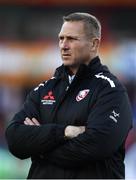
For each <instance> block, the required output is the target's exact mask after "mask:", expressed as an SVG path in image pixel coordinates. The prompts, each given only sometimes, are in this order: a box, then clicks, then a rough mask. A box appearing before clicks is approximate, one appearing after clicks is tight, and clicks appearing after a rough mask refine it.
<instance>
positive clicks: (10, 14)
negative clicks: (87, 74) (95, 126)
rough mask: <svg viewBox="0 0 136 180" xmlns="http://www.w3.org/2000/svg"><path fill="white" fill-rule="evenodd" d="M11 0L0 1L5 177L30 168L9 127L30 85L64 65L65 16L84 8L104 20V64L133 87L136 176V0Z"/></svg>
mask: <svg viewBox="0 0 136 180" xmlns="http://www.w3.org/2000/svg"><path fill="white" fill-rule="evenodd" d="M5 2H6V3H4V1H1V0H0V178H16V179H19V178H25V177H26V174H27V173H28V169H29V166H30V163H31V162H30V160H29V159H28V160H23V161H21V160H18V159H16V158H15V157H13V156H12V155H11V154H10V153H9V152H8V150H7V144H6V141H5V135H4V132H5V128H6V126H7V124H8V122H9V121H10V120H11V119H12V117H13V115H14V114H15V112H17V111H18V110H19V109H20V108H21V106H22V104H23V102H24V100H25V98H26V95H27V94H28V93H29V92H30V90H32V89H33V88H34V87H36V86H37V85H38V84H39V83H40V82H42V81H45V80H47V79H49V78H50V77H52V76H53V72H54V70H55V69H56V67H58V66H59V65H61V63H62V62H61V58H60V52H59V49H58V33H59V30H60V27H61V25H62V16H64V15H67V14H69V13H72V12H75V11H76V12H79V11H82V12H88V13H91V14H93V15H95V16H96V17H98V18H99V20H100V21H101V23H102V42H101V48H100V57H101V60H102V63H103V64H106V65H107V66H108V67H109V69H110V70H111V71H112V72H113V74H115V75H116V76H117V77H118V78H119V79H120V80H121V82H122V83H123V84H124V85H125V87H126V89H127V91H128V95H129V99H130V103H131V107H132V113H133V129H132V130H131V132H130V134H129V136H128V139H127V142H126V159H125V164H126V178H133V179H136V23H135V18H136V3H135V1H133V0H132V1H125V0H124V1H122V0H120V1H110V2H109V1H107V0H105V1H104V0H102V1H93V0H92V1H86V0H84V1H81V0H80V1H76V0H75V1H74V0H73V1H71V0H70V1H66V3H64V2H65V1H57V0H56V1H55V0H54V1H52V0H51V1H39V3H38V1H31V2H33V3H30V2H29V3H28V2H27V1H25V0H24V1H23V0H20V3H18V1H16V0H13V1H12V0H11V1H8V0H7V1H5ZM12 2H13V3H12ZM100 2H101V3H100Z"/></svg>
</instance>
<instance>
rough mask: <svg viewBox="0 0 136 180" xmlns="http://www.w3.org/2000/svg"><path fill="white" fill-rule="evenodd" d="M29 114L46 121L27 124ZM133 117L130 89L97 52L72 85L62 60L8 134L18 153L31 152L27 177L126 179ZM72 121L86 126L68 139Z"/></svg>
mask: <svg viewBox="0 0 136 180" xmlns="http://www.w3.org/2000/svg"><path fill="white" fill-rule="evenodd" d="M25 117H29V118H32V117H35V118H37V119H38V120H39V122H40V123H41V124H42V125H41V126H28V125H24V123H23V122H24V119H25ZM131 121H132V116H131V110H130V104H129V101H128V97H127V94H126V90H125V88H124V87H123V86H122V85H121V83H120V82H119V81H118V80H117V78H116V77H115V76H113V75H112V74H111V73H110V72H109V70H108V69H107V67H106V66H103V65H102V64H101V63H100V60H99V58H98V57H96V58H94V59H93V60H92V61H91V63H90V64H89V65H88V66H86V65H83V64H82V65H81V66H80V68H79V70H78V72H77V74H76V76H75V78H74V80H73V81H72V83H71V84H69V81H68V74H67V70H66V67H64V66H63V65H62V66H61V67H59V68H57V70H56V72H55V75H54V77H53V78H51V79H50V80H48V81H46V82H44V83H41V84H40V85H39V86H38V87H36V88H35V89H34V90H33V91H31V92H30V94H29V95H28V97H27V99H26V101H25V103H24V105H23V108H22V110H21V111H20V112H18V113H17V114H16V115H15V116H14V118H13V120H12V121H11V122H10V124H9V125H8V127H7V130H6V137H7V141H8V146H9V149H10V151H11V153H12V154H13V155H15V156H16V157H18V158H20V159H25V158H29V157H31V159H32V165H31V168H30V172H29V175H28V178H32V179H34V178H38V179H42V178H44V179H46V178H52V179H53V178H59V179H61V178H67V179H68V178H84V179H85V178H101V179H102V178H109V179H110V178H114V179H116V178H124V171H125V170H124V162H123V161H124V154H125V149H124V144H125V139H126V137H127V134H128V132H129V130H130V128H131V123H132V122H131ZM67 125H76V126H82V125H84V126H86V130H85V132H84V133H83V134H80V135H79V136H78V137H76V138H73V139H70V140H68V139H66V138H65V137H64V129H65V127H66V126H67Z"/></svg>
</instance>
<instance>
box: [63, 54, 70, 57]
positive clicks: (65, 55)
mask: <svg viewBox="0 0 136 180" xmlns="http://www.w3.org/2000/svg"><path fill="white" fill-rule="evenodd" d="M62 56H64V57H67V56H71V55H70V54H62Z"/></svg>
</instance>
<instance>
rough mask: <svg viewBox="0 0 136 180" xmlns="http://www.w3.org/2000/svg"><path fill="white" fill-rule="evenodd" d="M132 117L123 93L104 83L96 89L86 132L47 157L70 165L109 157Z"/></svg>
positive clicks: (114, 150)
mask: <svg viewBox="0 0 136 180" xmlns="http://www.w3.org/2000/svg"><path fill="white" fill-rule="evenodd" d="M131 120H132V117H131V110H130V105H129V101H128V97H127V94H126V92H125V91H123V90H122V91H119V90H117V89H114V88H111V87H109V85H106V86H105V87H103V88H101V89H100V90H99V93H98V95H97V100H96V102H95V104H94V105H93V107H92V108H91V110H90V113H89V116H88V120H87V125H86V130H85V132H84V133H83V134H80V135H79V136H78V137H76V138H73V139H71V140H68V141H67V143H65V144H64V145H62V146H60V147H58V148H56V149H55V150H54V151H53V152H51V153H50V155H49V158H48V159H49V161H50V162H52V163H55V164H57V165H60V166H63V167H69V168H70V167H72V166H73V167H75V166H76V167H77V166H83V165H84V162H88V161H96V160H103V159H105V158H108V157H110V156H112V155H113V153H115V152H116V151H117V150H118V149H119V148H120V146H121V145H122V144H123V143H124V141H125V139H126V136H127V134H128V131H129V129H130V128H131Z"/></svg>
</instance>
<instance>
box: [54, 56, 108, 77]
mask: <svg viewBox="0 0 136 180" xmlns="http://www.w3.org/2000/svg"><path fill="white" fill-rule="evenodd" d="M102 71H108V68H107V67H106V66H103V65H102V64H101V62H100V58H99V57H98V56H97V57H95V58H94V59H92V60H91V62H90V63H89V65H85V64H81V65H80V67H79V69H78V71H77V73H76V77H78V78H81V79H83V78H84V77H91V76H93V75H94V74H97V73H100V72H102ZM54 75H55V77H56V78H61V79H67V77H68V71H67V67H66V66H64V65H62V66H60V67H58V68H57V69H56V71H55V74H54Z"/></svg>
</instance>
